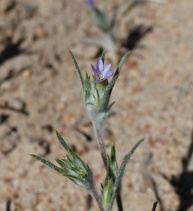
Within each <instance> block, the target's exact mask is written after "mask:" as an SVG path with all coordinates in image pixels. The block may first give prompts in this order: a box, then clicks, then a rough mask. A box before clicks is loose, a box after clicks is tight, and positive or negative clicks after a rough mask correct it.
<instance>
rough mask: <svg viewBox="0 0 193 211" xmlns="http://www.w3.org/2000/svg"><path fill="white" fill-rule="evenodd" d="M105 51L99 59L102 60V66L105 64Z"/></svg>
mask: <svg viewBox="0 0 193 211" xmlns="http://www.w3.org/2000/svg"><path fill="white" fill-rule="evenodd" d="M105 53H106V52H105V50H104V51H103V52H102V54H101V59H102V61H103V64H104V63H105Z"/></svg>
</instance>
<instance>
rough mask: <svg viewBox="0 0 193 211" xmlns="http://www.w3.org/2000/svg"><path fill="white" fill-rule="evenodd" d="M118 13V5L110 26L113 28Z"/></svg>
mask: <svg viewBox="0 0 193 211" xmlns="http://www.w3.org/2000/svg"><path fill="white" fill-rule="evenodd" d="M117 14H118V7H115V8H114V13H113V18H112V20H111V25H110V28H111V29H112V28H113V27H114V25H115V23H116V19H117Z"/></svg>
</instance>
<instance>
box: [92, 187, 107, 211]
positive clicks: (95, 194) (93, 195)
mask: <svg viewBox="0 0 193 211" xmlns="http://www.w3.org/2000/svg"><path fill="white" fill-rule="evenodd" d="M91 196H92V197H93V198H94V199H95V200H96V202H97V204H98V206H99V208H100V210H101V211H104V208H103V205H102V203H101V200H100V197H99V195H98V192H97V191H96V188H93V190H92V191H91Z"/></svg>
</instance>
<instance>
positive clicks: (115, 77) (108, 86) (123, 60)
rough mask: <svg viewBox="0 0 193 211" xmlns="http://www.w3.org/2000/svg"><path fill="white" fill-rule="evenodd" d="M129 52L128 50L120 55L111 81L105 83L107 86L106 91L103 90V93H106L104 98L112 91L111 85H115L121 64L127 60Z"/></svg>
mask: <svg viewBox="0 0 193 211" xmlns="http://www.w3.org/2000/svg"><path fill="white" fill-rule="evenodd" d="M129 53H130V52H128V53H126V54H125V55H124V56H123V57H122V59H121V61H120V62H119V64H118V68H117V70H116V72H115V74H114V75H113V78H112V80H111V82H110V83H109V84H108V85H107V87H106V91H105V95H106V96H105V98H107V96H109V95H111V92H112V90H113V87H114V85H115V82H116V81H117V79H118V77H119V73H120V71H121V68H122V66H123V64H124V63H125V61H126V60H127V58H128V56H129Z"/></svg>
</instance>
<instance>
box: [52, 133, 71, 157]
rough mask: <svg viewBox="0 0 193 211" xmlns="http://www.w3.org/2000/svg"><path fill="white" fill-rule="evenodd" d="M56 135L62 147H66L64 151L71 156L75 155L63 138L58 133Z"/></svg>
mask: <svg viewBox="0 0 193 211" xmlns="http://www.w3.org/2000/svg"><path fill="white" fill-rule="evenodd" d="M56 135H57V137H58V140H59V142H60V143H61V145H62V146H63V147H64V149H65V150H66V151H67V152H68V153H69V154H70V155H72V154H73V151H72V150H71V149H70V147H69V146H68V145H67V144H66V142H65V141H64V139H63V138H62V136H61V135H60V134H59V133H58V132H57V131H56Z"/></svg>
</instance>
